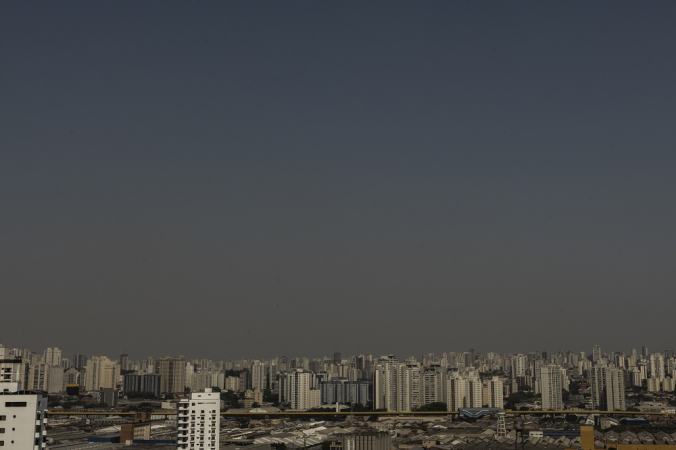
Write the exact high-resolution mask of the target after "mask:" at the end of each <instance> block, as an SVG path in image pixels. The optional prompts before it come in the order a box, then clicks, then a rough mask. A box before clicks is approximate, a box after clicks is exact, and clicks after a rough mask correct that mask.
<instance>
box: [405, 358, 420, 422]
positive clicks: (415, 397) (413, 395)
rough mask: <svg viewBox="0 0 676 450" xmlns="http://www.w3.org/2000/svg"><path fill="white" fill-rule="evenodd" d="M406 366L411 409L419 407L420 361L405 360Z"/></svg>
mask: <svg viewBox="0 0 676 450" xmlns="http://www.w3.org/2000/svg"><path fill="white" fill-rule="evenodd" d="M406 367H408V374H409V403H410V407H411V410H414V409H416V408H419V407H421V406H422V405H423V404H422V401H421V391H420V373H421V371H422V368H421V367H420V363H419V362H417V361H415V360H407V361H406Z"/></svg>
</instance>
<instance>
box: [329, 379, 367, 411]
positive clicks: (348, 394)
mask: <svg viewBox="0 0 676 450" xmlns="http://www.w3.org/2000/svg"><path fill="white" fill-rule="evenodd" d="M370 388H371V383H370V382H368V381H365V380H359V381H348V380H347V379H346V378H338V379H333V380H329V381H320V382H319V390H320V392H321V397H322V403H329V404H333V403H336V402H338V403H351V404H356V403H361V404H362V405H366V403H368V402H369V400H370V397H369V391H370Z"/></svg>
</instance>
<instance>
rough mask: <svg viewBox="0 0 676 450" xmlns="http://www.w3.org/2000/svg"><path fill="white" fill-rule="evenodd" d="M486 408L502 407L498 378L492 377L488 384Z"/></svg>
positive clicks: (501, 393) (501, 390)
mask: <svg viewBox="0 0 676 450" xmlns="http://www.w3.org/2000/svg"><path fill="white" fill-rule="evenodd" d="M488 407H489V408H500V409H502V408H503V407H504V391H503V389H502V381H500V378H499V377H493V378H491V379H490V381H489V382H488Z"/></svg>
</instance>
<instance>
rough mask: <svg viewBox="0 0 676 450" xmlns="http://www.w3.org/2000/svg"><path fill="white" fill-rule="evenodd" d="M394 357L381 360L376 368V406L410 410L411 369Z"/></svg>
mask: <svg viewBox="0 0 676 450" xmlns="http://www.w3.org/2000/svg"><path fill="white" fill-rule="evenodd" d="M393 358H394V357H392V358H390V359H387V360H384V361H382V360H381V363H380V364H378V365H377V366H376V368H375V371H374V374H373V378H374V392H375V393H374V403H375V407H376V409H379V408H385V409H386V410H387V411H410V410H411V403H410V399H411V397H410V386H411V383H410V371H409V369H408V367H407V366H406V364H403V363H399V362H396V360H394V359H393Z"/></svg>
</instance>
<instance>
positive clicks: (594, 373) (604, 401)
mask: <svg viewBox="0 0 676 450" xmlns="http://www.w3.org/2000/svg"><path fill="white" fill-rule="evenodd" d="M591 388H592V389H591V391H592V407H593V409H596V410H600V411H626V409H627V406H626V403H625V399H624V370H623V369H617V368H614V367H603V366H602V367H594V368H592V369H591Z"/></svg>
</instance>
